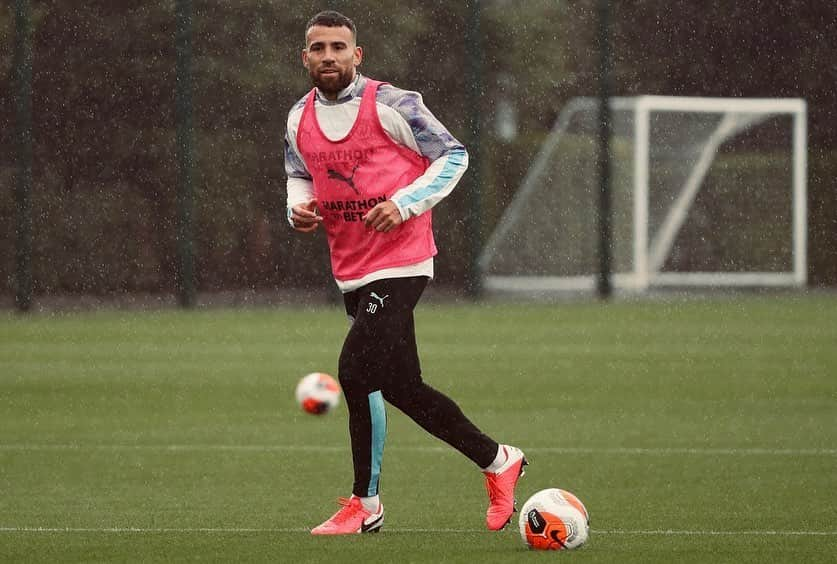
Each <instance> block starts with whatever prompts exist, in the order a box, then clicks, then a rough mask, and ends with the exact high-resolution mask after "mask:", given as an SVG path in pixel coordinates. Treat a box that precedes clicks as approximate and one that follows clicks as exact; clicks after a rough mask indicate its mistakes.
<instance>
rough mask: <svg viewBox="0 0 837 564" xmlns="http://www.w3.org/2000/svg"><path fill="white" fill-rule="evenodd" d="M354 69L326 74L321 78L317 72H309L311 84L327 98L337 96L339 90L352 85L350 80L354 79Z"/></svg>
mask: <svg viewBox="0 0 837 564" xmlns="http://www.w3.org/2000/svg"><path fill="white" fill-rule="evenodd" d="M353 70H354V69H352V68H349V69H346V70H345V71H340V70H338V71H337V74H328V75H325V76H323V75H322V74H320V72H319V71H317V70H312V71H309V74H310V75H311V82H313V83H314V86H316V87H317V88H319V89H320V90H321V91H322V92H323V94H325V95H327V96H337V94H339V93H340V91H341V90H343V89H344V88H346V87H347V86H348V85H349V84H351V83H352V79H353V78H354V72H352V71H353Z"/></svg>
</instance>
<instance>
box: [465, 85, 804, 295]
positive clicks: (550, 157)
mask: <svg viewBox="0 0 837 564" xmlns="http://www.w3.org/2000/svg"><path fill="white" fill-rule="evenodd" d="M610 106H611V117H612V131H613V134H612V137H611V140H610V152H611V161H612V170H613V172H612V179H611V194H612V213H613V217H612V225H613V242H612V244H613V247H612V255H613V274H612V283H613V286H614V288H616V289H622V290H634V291H644V290H648V289H650V288H653V287H665V286H681V287H729V286H754V287H759V286H764V287H768V286H804V285H805V284H806V283H807V259H806V247H807V237H806V233H807V209H806V169H807V162H806V154H807V140H806V137H807V131H806V128H807V126H806V104H805V101H804V100H801V99H767V98H699V97H669V96H638V97H630V98H622V97H620V98H611V100H610ZM597 116H598V101H597V100H596V99H595V98H575V99H573V100H571V101H570V102H569V103H568V104H567V106H566V107H565V108H564V109H563V111H562V112H561V114H560V115H559V117H558V120H557V122H556V124H555V126H554V127H553V129H552V131H551V132H550V134H549V135H548V137H547V138H546V140H545V142H544V143H543V145H542V147H541V150H540V152H539V154H538V155H537V157H536V158H535V160H534V162H533V164H532V166H531V167H530V169H529V171H528V173H527V174H526V176H525V178H524V180H523V182H522V184H521V186H520V188H519V190H518V191H517V193H516V194H515V196H514V198H513V199H512V201H511V203H510V204H509V206H508V207H507V209H506V210H505V212H504V213H503V215H502V217H501V219H500V221H499V222H498V224H497V226H496V228H495V229H494V232H493V233H492V234H491V236H490V238H489V239H488V241H487V243H486V245H485V247H484V248H483V250H482V253H481V255H480V259H479V268H480V273H481V275H482V282H483V287H484V288H485V289H486V290H489V291H492V290H498V291H525V292H550V291H561V290H590V291H592V290H593V289H594V287H595V279H596V275H597V272H596V269H597V266H598V261H597V256H596V254H597V252H598V251H597V241H596V237H597V235H596V229H595V225H596V214H597V206H596V190H597V178H596V168H595V162H596V151H597V150H598V149H597V145H596V142H595V135H596V132H597V129H596V127H597V121H596V120H597Z"/></svg>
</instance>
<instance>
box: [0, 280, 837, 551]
mask: <svg viewBox="0 0 837 564" xmlns="http://www.w3.org/2000/svg"><path fill="white" fill-rule="evenodd" d="M416 322H417V334H418V338H419V350H420V354H421V357H422V368H423V371H424V377H425V379H426V381H427V382H429V383H430V384H431V385H433V386H434V387H436V388H438V389H440V390H442V391H443V392H445V393H447V394H448V395H450V396H451V397H453V398H454V399H455V400H456V401H457V402H458V403H459V404H460V405H461V407H462V408H463V411H464V412H465V413H466V414H467V415H468V416H469V417H470V418H471V419H472V420H473V421H474V422H475V423H477V425H478V426H480V427H481V428H482V429H483V430H484V431H485V432H486V433H488V434H489V435H491V436H493V437H495V438H496V439H497V440H499V441H501V442H506V443H510V444H514V445H517V446H519V447H521V448H522V449H524V451H525V452H526V454H527V457H528V459H529V461H530V463H531V465H530V466H529V467H528V471H527V474H526V476H525V477H524V478H523V479H522V480H521V482H520V485H519V488H518V498H519V500H520V501H521V502H522V501H524V500H525V498H527V497H528V496H529V495H531V494H533V493H534V492H536V491H538V490H540V489H543V488H548V487H561V488H564V489H568V490H570V491H572V492H574V493H575V494H576V495H578V496H579V497H580V498H581V500H582V501H583V502H584V503H585V504H586V506H587V508H588V510H589V512H590V515H591V529H592V532H591V536H590V540H589V542H588V544H587V545H586V546H585V547H584V548H582V549H581V550H578V551H575V552H573V553H566V554H555V553H536V552H532V551H528V550H526V548H525V547H524V545H523V544H522V542H521V541H520V538H519V536H518V533H517V529H516V526H515V527H508V528H507V530H505V531H502V532H499V533H491V532H488V531H485V530H484V511H485V505H486V496H485V493H484V490H483V485H482V476H481V474H480V473H479V472H478V471H477V469H476V468H474V467H473V466H472V464H471V463H470V462H469V461H468V460H467V459H465V458H464V457H463V456H461V455H460V454H458V453H457V452H455V451H453V450H452V449H450V448H449V447H447V446H446V445H444V444H442V443H440V442H439V441H437V440H436V439H434V438H433V437H431V436H429V435H427V434H426V433H425V432H424V431H422V430H421V429H420V428H418V427H417V426H416V425H415V424H414V423H413V422H412V421H411V420H409V419H408V418H407V417H405V416H404V415H403V414H401V413H400V412H398V411H397V410H396V409H394V408H392V407H389V409H388V417H389V433H388V437H387V444H386V450H385V457H384V467H383V475H382V482H381V488H382V501H383V503H384V505H385V508H386V513H387V515H386V522H385V525H384V529H383V531H382V532H381V533H380V534H377V535H363V536H355V537H348V538H347V537H342V538H317V537H312V536H311V535H310V534H309V533H308V532H307V530H308V529H309V528H310V527H312V526H314V525H317V524H318V523H319V522H320V521H322V520H324V519H325V518H327V517H328V516H329V515H330V514H331V513H332V512H333V511H335V510H336V509H337V507H338V506H337V505H336V503H335V500H336V498H337V497H338V496H346V495H348V494H349V493H350V487H351V482H352V474H351V462H350V451H349V449H348V432H347V429H346V417H347V413H346V410H345V406H344V405H343V404H341V405H340V406H339V407H338V409H337V410H336V411H335V412H333V413H330V414H328V415H325V416H322V417H317V416H311V415H307V414H305V413H303V412H301V411H300V410H299V409H298V408H297V406H296V404H295V402H294V397H293V390H294V386H295V384H296V382H297V380H298V379H299V378H301V377H302V376H303V375H305V374H306V373H308V372H313V371H325V372H330V373H332V374H336V364H337V355H338V353H339V349H340V345H341V343H342V337H343V335H344V333H345V331H346V322H345V316H344V315H343V313H342V311H341V310H340V309H338V308H336V307H335V308H325V307H322V308H315V309H310V310H309V309H301V308H278V309H264V310H200V311H193V312H181V311H161V312H120V311H111V312H96V313H75V314H66V315H44V314H40V315H33V316H31V317H18V316H15V315H12V314H3V315H2V316H0V561H4V562H5V561H10V562H30V561H32V562H34V561H40V562H95V561H103V562H113V561H117V562H136V561H144V562H147V561H158V562H172V561H198V560H199V561H204V562H206V561H209V562H242V561H251V562H256V561H264V562H356V563H361V562H362V563H364V564H365V563H374V562H545V561H546V560H547V559H550V560H551V559H554V558H562V559H567V560H564V561H570V560H572V561H577V562H803V561H804V562H833V561H835V554H837V299H835V298H833V297H829V296H813V297H812V296H798V297H794V296H787V295H786V296H769V297H741V296H739V297H731V296H726V297H723V298H714V299H704V300H697V299H690V300H685V299H681V300H675V299H665V300H658V301H654V300H643V301H624V302H616V303H611V304H599V303H558V304H513V303H506V304H495V303H487V304H460V305H457V304H434V303H426V304H422V305H420V306H419V309H418V310H417V313H416ZM515 525H516V521H515Z"/></svg>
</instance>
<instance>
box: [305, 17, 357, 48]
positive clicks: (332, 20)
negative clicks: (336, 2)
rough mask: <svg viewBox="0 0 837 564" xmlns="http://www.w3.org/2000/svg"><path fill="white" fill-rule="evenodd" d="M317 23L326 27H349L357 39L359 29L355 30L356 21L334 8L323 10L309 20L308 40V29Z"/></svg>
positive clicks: (306, 33)
mask: <svg viewBox="0 0 837 564" xmlns="http://www.w3.org/2000/svg"><path fill="white" fill-rule="evenodd" d="M315 25H321V26H324V27H348V28H349V31H351V32H352V39H354V40H355V41H357V30H355V22H353V21H352V20H350V19H349V18H347V17H346V16H344V15H343V14H341V13H340V12H335V11H334V10H323V11H322V12H320V13H319V14H317V15H316V16H314V17H313V18H311V19H310V20H308V24H307V25H306V26H305V40H306V41H307V40H308V30H309V29H311V28H312V27H314V26H315Z"/></svg>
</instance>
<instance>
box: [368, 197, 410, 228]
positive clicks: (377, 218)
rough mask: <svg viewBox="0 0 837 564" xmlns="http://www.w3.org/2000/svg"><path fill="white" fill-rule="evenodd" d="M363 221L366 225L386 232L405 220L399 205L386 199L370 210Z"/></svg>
mask: <svg viewBox="0 0 837 564" xmlns="http://www.w3.org/2000/svg"><path fill="white" fill-rule="evenodd" d="M363 221H364V223H365V224H366V227H371V228H372V229H374V230H375V231H382V232H384V233H386V232H387V231H391V230H392V229H393V228H394V227H397V226H398V225H400V224H401V223H402V221H403V220H402V219H401V212H400V211H398V206H396V205H395V203H394V202H392V200H385V201H383V202H381V203H380V204H378V205H376V206H375V207H374V208H372V209H371V210H369V213H368V214H366V216H365V217H364V220H363Z"/></svg>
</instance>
